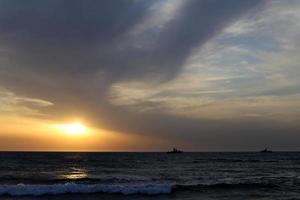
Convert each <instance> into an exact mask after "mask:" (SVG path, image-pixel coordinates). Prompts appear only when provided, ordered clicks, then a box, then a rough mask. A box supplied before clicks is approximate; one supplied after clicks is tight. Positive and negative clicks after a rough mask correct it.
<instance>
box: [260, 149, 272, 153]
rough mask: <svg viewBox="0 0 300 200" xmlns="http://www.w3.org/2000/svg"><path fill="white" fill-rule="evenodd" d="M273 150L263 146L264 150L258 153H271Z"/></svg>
mask: <svg viewBox="0 0 300 200" xmlns="http://www.w3.org/2000/svg"><path fill="white" fill-rule="evenodd" d="M272 152H273V151H271V150H268V149H267V148H265V149H264V150H261V151H260V153H272Z"/></svg>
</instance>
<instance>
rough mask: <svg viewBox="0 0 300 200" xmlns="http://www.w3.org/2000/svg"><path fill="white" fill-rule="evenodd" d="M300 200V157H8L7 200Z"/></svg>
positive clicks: (1, 188) (1, 176) (4, 170)
mask: <svg viewBox="0 0 300 200" xmlns="http://www.w3.org/2000/svg"><path fill="white" fill-rule="evenodd" d="M3 199H6V200H10V199H24V200H25V199H53V200H58V199H75V200H76V199H81V200H84V199H116V200H118V199H125V200H129V199H149V200H150V199H161V200H163V199H186V200H187V199H189V200H193V199H207V200H214V199H264V200H267V199H280V200H282V199H286V200H287V199H289V200H292V199H300V153H295V152H290V153H288V152H284V153H283V152H282V153H280V152H278V153H277V152H276V153H265V154H263V153H183V154H166V153H8V152H6V153H4V152H3V153H0V200H3Z"/></svg>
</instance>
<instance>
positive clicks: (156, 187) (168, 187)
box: [0, 183, 172, 196]
mask: <svg viewBox="0 0 300 200" xmlns="http://www.w3.org/2000/svg"><path fill="white" fill-rule="evenodd" d="M97 192H99V193H100V192H102V193H111V194H113V193H119V194H125V195H128V194H147V195H156V194H169V193H171V192H172V184H170V183H149V184H146V183H144V184H122V185H121V184H119V185H117V184H115V185H105V184H75V183H66V184H53V185H25V184H18V185H0V195H11V196H24V195H32V196H40V195H57V194H72V193H97Z"/></svg>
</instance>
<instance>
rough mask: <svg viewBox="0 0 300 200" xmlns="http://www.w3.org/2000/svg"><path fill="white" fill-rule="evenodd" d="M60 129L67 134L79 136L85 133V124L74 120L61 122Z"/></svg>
mask: <svg viewBox="0 0 300 200" xmlns="http://www.w3.org/2000/svg"><path fill="white" fill-rule="evenodd" d="M60 129H61V130H62V131H63V132H64V133H66V134H68V135H72V136H81V135H85V134H86V133H87V128H86V126H84V125H83V124H81V123H80V122H74V123H70V124H62V125H60Z"/></svg>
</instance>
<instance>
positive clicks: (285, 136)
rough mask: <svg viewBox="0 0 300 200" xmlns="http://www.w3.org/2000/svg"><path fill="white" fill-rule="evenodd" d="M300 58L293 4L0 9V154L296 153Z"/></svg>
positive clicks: (299, 11) (299, 7)
mask: <svg viewBox="0 0 300 200" xmlns="http://www.w3.org/2000/svg"><path fill="white" fill-rule="evenodd" d="M299 55H300V1H298V0H286V1H281V0H244V1H240V0H226V1H219V0H123V1H117V0H116V1H112V0H101V1H96V0H44V1H40V0H27V1H23V0H0V150H12V151H14V150H19V151H22V150H26V151H166V150H168V149H170V148H172V147H178V148H180V149H183V150H186V151H257V150H260V149H263V148H265V147H268V148H271V149H273V150H293V151H294V150H300V146H299V141H300V123H299V121H300V79H299V75H300V66H299V63H300V57H299ZM74 124H75V126H74ZM72 125H73V127H72V128H74V127H75V128H76V127H78V126H81V128H84V129H85V130H84V131H82V132H84V133H82V134H81V133H80V134H77V133H76V131H75V132H74V131H73V132H72V131H70V130H69V129H68V128H67V127H68V126H72ZM76 125H77V126H76ZM79 128H80V127H79ZM77 132H78V131H77Z"/></svg>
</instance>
